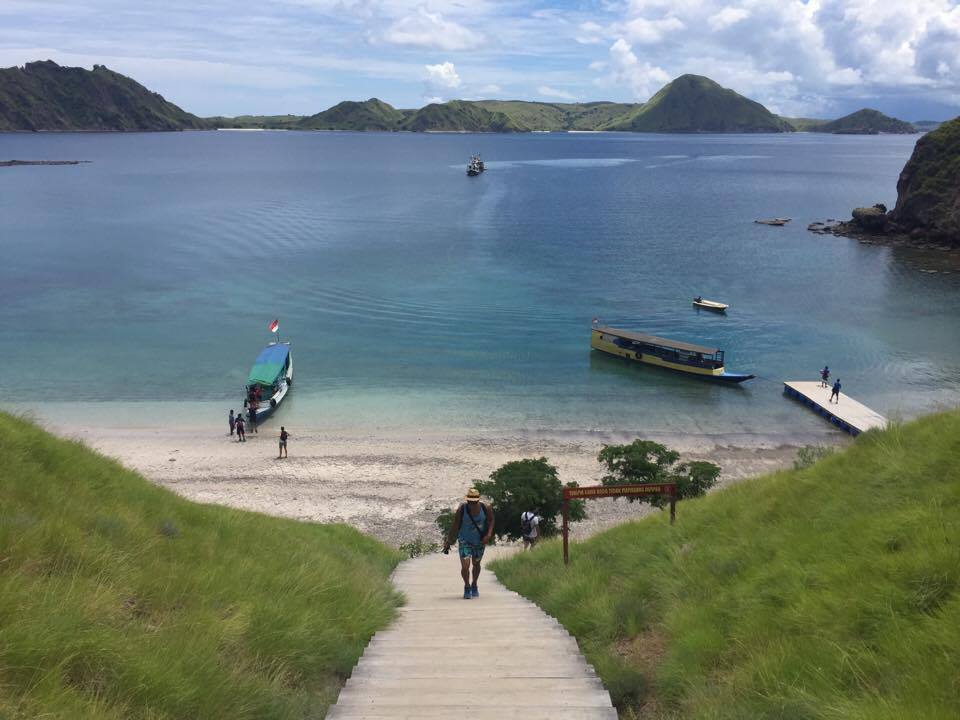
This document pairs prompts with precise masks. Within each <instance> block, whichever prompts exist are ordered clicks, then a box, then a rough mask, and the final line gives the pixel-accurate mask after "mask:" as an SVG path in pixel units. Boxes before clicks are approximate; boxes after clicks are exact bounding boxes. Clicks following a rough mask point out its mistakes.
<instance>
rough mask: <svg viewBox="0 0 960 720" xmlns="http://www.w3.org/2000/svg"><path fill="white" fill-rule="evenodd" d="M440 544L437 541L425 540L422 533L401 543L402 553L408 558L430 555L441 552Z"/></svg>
mask: <svg viewBox="0 0 960 720" xmlns="http://www.w3.org/2000/svg"><path fill="white" fill-rule="evenodd" d="M439 550H440V545H439V544H438V543H435V542H430V541H429V540H425V539H424V538H423V537H421V536H420V535H417V537H416V538H415V539H414V540H411V541H410V542H405V543H401V544H400V553H401V554H403V555H404V556H406V557H408V558H415V557H420V556H421V555H430V554H431V553H435V552H439Z"/></svg>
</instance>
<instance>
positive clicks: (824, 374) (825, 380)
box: [820, 365, 830, 388]
mask: <svg viewBox="0 0 960 720" xmlns="http://www.w3.org/2000/svg"><path fill="white" fill-rule="evenodd" d="M829 380H830V368H829V367H828V366H827V365H824V366H823V370H821V371H820V387H824V388H825V387H830V383H829Z"/></svg>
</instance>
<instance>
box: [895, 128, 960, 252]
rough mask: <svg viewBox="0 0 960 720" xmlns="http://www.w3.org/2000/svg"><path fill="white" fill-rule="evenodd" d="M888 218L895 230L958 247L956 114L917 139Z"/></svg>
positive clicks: (959, 134) (959, 206)
mask: <svg viewBox="0 0 960 720" xmlns="http://www.w3.org/2000/svg"><path fill="white" fill-rule="evenodd" d="M889 220H890V221H891V222H892V223H894V224H895V225H896V226H897V228H898V230H899V232H903V233H909V234H911V235H916V236H919V237H920V238H924V239H933V240H942V241H944V242H946V243H948V244H950V245H953V246H954V247H958V246H960V117H958V118H954V119H953V120H950V121H949V122H945V123H943V124H941V125H940V126H939V127H938V128H937V129H936V130H933V131H931V132H928V133H927V134H926V135H924V136H923V137H921V138H920V139H919V140H917V144H916V146H915V147H914V148H913V154H912V155H911V156H910V159H909V160H908V161H907V164H906V165H905V166H904V168H903V171H902V172H901V173H900V178H899V180H898V181H897V205H896V207H894V209H893V210H892V211H891V212H890V214H889Z"/></svg>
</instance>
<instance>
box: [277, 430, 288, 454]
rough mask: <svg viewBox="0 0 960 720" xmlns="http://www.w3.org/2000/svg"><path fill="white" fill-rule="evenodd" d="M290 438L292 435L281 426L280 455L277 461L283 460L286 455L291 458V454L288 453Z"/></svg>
mask: <svg viewBox="0 0 960 720" xmlns="http://www.w3.org/2000/svg"><path fill="white" fill-rule="evenodd" d="M288 437H290V433H288V432H287V429H286V428H285V427H284V426H283V425H281V426H280V454H279V455H277V460H279V459H280V458H282V457H283V456H284V455H286V456H287V457H290V454H289V453H288V452H287V438H288Z"/></svg>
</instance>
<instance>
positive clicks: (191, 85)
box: [0, 0, 960, 120]
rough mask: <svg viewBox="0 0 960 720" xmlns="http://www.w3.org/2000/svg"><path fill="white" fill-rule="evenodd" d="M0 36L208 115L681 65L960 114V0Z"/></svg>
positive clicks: (770, 97)
mask: <svg viewBox="0 0 960 720" xmlns="http://www.w3.org/2000/svg"><path fill="white" fill-rule="evenodd" d="M0 28H2V30H0V67H10V66H13V65H23V64H24V63H26V62H30V61H33V60H47V59H50V60H54V61H55V62H57V63H59V64H61V65H71V66H80V67H86V68H91V67H92V66H93V65H94V64H101V65H106V66H107V67H109V68H111V69H113V70H116V71H118V72H121V73H123V74H125V75H129V76H130V77H132V78H134V79H135V80H137V81H139V82H141V83H143V84H144V85H146V86H147V87H148V88H150V89H151V90H154V91H156V92H159V93H161V94H162V95H163V96H164V97H166V98H167V99H168V100H170V101H172V102H174V103H176V104H178V105H180V106H181V107H182V108H184V109H185V110H188V111H190V112H193V113H195V114H197V115H201V116H210V115H230V116H232V115H240V114H259V115H279V114H284V113H292V114H297V115H309V114H313V113H316V112H319V111H321V110H325V109H326V108H328V107H330V106H332V105H334V104H336V103H337V102H340V101H341V100H365V99H367V98H370V97H378V98H380V99H382V100H384V101H386V102H389V103H390V104H392V105H394V106H396V107H403V108H415V107H421V106H423V105H425V104H427V103H428V102H436V101H444V100H450V99H454V98H460V99H480V98H499V99H519V100H537V101H547V102H589V101H593V100H615V101H620V102H643V101H645V100H647V99H648V98H649V97H650V96H651V95H652V94H653V93H655V92H656V91H657V90H658V89H659V88H660V87H662V86H663V85H664V84H665V83H667V82H669V81H670V80H671V79H673V78H675V77H677V76H679V75H682V74H684V73H694V74H698V75H706V76H708V77H710V78H712V79H714V80H716V81H717V82H719V83H720V84H721V85H723V86H725V87H729V88H732V89H734V90H736V91H737V92H739V93H741V94H744V95H746V96H748V97H750V98H752V99H754V100H757V101H759V102H761V103H763V104H764V105H766V106H767V107H768V108H769V109H770V110H772V111H774V112H776V113H779V114H782V115H788V116H793V117H823V118H832V117H839V116H841V115H844V114H846V113H849V112H852V111H854V110H857V109H859V108H862V107H873V108H877V109H879V110H881V111H883V112H886V113H888V114H891V115H894V116H896V117H899V118H902V119H905V120H927V119H930V120H943V119H947V118H951V117H955V116H957V115H960V0H735V1H734V2H729V3H728V2H719V1H718V0H583V1H580V2H576V1H568V2H560V1H558V0H554V1H553V2H550V1H547V0H502V1H494V0H259V1H258V2H247V1H246V0H204V1H200V2H198V1H197V0H163V1H162V2H156V1H155V0H0Z"/></svg>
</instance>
